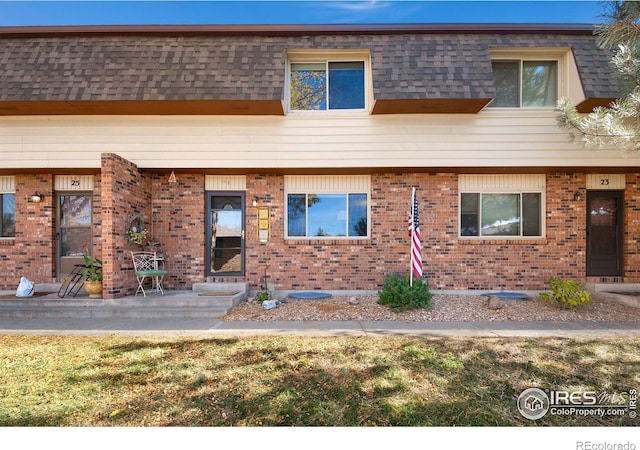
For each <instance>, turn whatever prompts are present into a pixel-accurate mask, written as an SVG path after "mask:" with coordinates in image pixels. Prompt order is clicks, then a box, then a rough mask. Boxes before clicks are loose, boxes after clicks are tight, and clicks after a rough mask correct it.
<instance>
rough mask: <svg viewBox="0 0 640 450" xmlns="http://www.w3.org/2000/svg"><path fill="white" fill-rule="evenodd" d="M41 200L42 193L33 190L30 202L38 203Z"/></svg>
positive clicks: (42, 198) (42, 197)
mask: <svg viewBox="0 0 640 450" xmlns="http://www.w3.org/2000/svg"><path fill="white" fill-rule="evenodd" d="M42 200H44V194H41V193H39V192H35V193H34V194H33V195H31V203H40V202H41V201H42Z"/></svg>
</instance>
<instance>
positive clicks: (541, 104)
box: [489, 60, 558, 108]
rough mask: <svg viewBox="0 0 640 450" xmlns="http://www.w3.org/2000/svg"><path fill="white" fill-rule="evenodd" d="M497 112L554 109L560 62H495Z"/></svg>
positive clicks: (495, 103) (493, 65)
mask: <svg viewBox="0 0 640 450" xmlns="http://www.w3.org/2000/svg"><path fill="white" fill-rule="evenodd" d="M491 67H492V69H493V80H494V82H495V86H496V98H495V100H494V101H493V102H492V103H491V104H490V105H489V106H491V107H497V108H545V107H546V108H552V107H555V105H556V102H557V100H558V63H557V61H527V60H508V61H505V60H496V61H492V62H491Z"/></svg>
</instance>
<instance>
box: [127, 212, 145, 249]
mask: <svg viewBox="0 0 640 450" xmlns="http://www.w3.org/2000/svg"><path fill="white" fill-rule="evenodd" d="M125 229H126V233H127V241H129V243H131V244H137V245H144V243H145V242H147V239H148V234H149V230H147V229H146V228H145V226H144V220H143V219H142V215H140V214H139V213H136V214H134V215H133V216H131V217H130V218H129V219H128V220H127V224H126V226H125Z"/></svg>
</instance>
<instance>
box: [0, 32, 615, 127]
mask: <svg viewBox="0 0 640 450" xmlns="http://www.w3.org/2000/svg"><path fill="white" fill-rule="evenodd" d="M243 30H244V31H243ZM511 47H519V48H522V47H570V48H571V49H572V51H573V54H574V57H575V60H576V63H577V65H578V71H579V74H580V77H581V80H582V84H583V86H582V87H583V90H584V93H585V96H586V97H587V100H588V101H591V102H594V101H595V103H598V102H599V100H602V101H606V102H607V103H608V101H610V100H611V99H613V98H615V97H617V96H618V95H619V91H618V89H617V88H616V86H615V85H614V84H613V83H611V79H612V74H613V70H612V68H611V67H610V66H609V60H610V57H611V55H610V54H609V53H608V52H606V51H604V50H602V49H600V48H598V47H597V46H596V44H595V38H594V37H593V36H592V34H591V32H590V28H589V27H586V26H582V27H575V26H574V27H573V28H566V27H565V28H562V27H558V26H545V27H532V26H529V27H522V28H520V29H519V28H514V27H509V26H504V25H503V26H493V27H490V26H475V27H473V26H465V27H463V26H458V27H448V28H447V27H442V26H439V27H438V26H431V27H429V26H416V25H413V26H404V27H403V26H396V27H390V26H378V27H375V26H369V27H366V28H365V27H362V26H359V27H358V26H354V27H351V28H349V27H346V26H345V27H330V26H327V27H306V28H305V27H297V28H296V27H286V26H284V27H280V28H276V27H263V28H260V27H245V28H244V29H243V28H233V29H230V28H229V27H227V28H225V27H215V26H211V27H191V28H189V27H164V28H161V27H160V28H159V27H146V28H142V27H111V28H106V27H88V28H87V27H84V28H74V27H63V28H59V29H51V28H39V27H35V28H27V29H25V28H4V29H0V73H1V74H2V76H1V77H0V115H1V114H56V113H57V114H74V113H75V114H77V113H82V114H87V113H89V114H90V113H97V114H104V113H107V114H108V113H114V114H115V113H133V114H164V113H178V114H180V113H184V114H189V113H191V114H199V113H225V114H283V113H284V111H283V108H282V101H283V99H284V96H285V65H286V59H287V50H291V49H367V50H369V51H370V53H371V66H372V78H373V95H374V98H375V100H376V109H377V111H376V109H374V111H373V112H374V113H376V112H381V113H389V112H477V111H479V110H480V109H482V108H483V107H484V106H486V104H487V103H489V102H490V101H491V99H492V98H493V97H494V96H495V87H494V85H493V79H492V72H491V61H490V57H489V52H490V49H492V48H511ZM407 105H411V106H409V107H407ZM407 108H408V109H409V111H407Z"/></svg>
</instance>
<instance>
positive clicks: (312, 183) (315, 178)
mask: <svg viewBox="0 0 640 450" xmlns="http://www.w3.org/2000/svg"><path fill="white" fill-rule="evenodd" d="M284 189H285V192H286V193H288V192H291V193H296V192H297V193H309V192H313V193H322V194H329V193H332V192H337V193H345V192H362V193H369V191H370V190H371V176H369V175H347V176H342V175H311V176H309V175H288V176H285V178H284Z"/></svg>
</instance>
